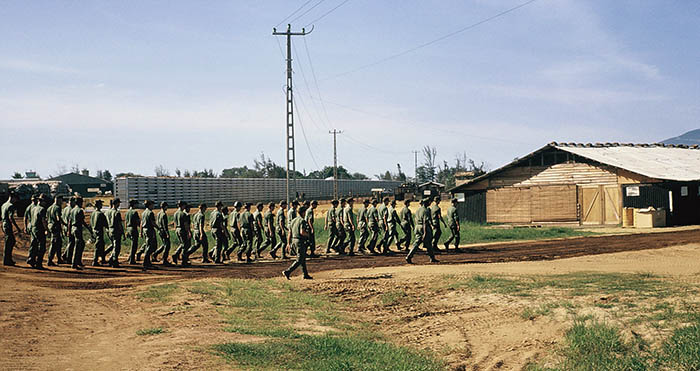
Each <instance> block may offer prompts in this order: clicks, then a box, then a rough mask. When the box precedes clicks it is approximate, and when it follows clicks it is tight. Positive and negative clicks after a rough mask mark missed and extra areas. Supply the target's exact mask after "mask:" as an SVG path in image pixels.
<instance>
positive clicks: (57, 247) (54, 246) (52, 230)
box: [46, 196, 63, 267]
mask: <svg viewBox="0 0 700 371" xmlns="http://www.w3.org/2000/svg"><path fill="white" fill-rule="evenodd" d="M62 207H63V196H56V197H54V203H53V205H51V206H49V208H48V210H46V219H47V224H48V228H49V234H50V235H51V248H50V249H49V259H48V263H47V265H48V266H49V267H53V266H56V263H54V262H53V258H54V256H55V257H56V259H57V261H58V262H59V263H60V262H61V247H63V246H62V245H63V238H62V236H61V235H62V234H63V219H61V208H62Z"/></svg>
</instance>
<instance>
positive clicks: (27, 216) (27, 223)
mask: <svg viewBox="0 0 700 371" xmlns="http://www.w3.org/2000/svg"><path fill="white" fill-rule="evenodd" d="M31 201H32V202H31V203H30V204H29V206H27V208H26V209H24V232H25V233H26V234H27V236H29V252H30V255H29V257H28V258H27V264H29V265H32V264H31V263H30V260H31V252H32V251H34V250H36V244H37V240H36V236H35V235H34V234H33V233H32V216H33V215H32V214H33V213H32V210H34V208H35V207H36V205H38V204H39V195H36V194H34V195H32V199H31Z"/></svg>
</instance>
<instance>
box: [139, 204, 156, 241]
mask: <svg viewBox="0 0 700 371" xmlns="http://www.w3.org/2000/svg"><path fill="white" fill-rule="evenodd" d="M141 218H142V220H141V227H142V228H143V229H144V231H145V232H146V236H148V234H149V233H153V234H154V236H155V232H156V217H155V215H154V214H153V211H152V210H150V209H148V208H147V209H146V210H144V211H143V213H142V214H141Z"/></svg>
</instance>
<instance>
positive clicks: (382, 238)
mask: <svg viewBox="0 0 700 371" xmlns="http://www.w3.org/2000/svg"><path fill="white" fill-rule="evenodd" d="M380 202H381V203H380V204H379V207H377V216H378V221H379V237H378V238H377V243H378V244H379V247H380V248H381V253H382V254H386V253H387V250H386V240H387V238H388V237H389V229H388V225H387V222H386V218H387V214H388V209H389V197H384V199H383V200H381V201H380ZM379 250H380V249H379V248H378V249H377V251H379Z"/></svg>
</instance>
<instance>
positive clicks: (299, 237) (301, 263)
mask: <svg viewBox="0 0 700 371" xmlns="http://www.w3.org/2000/svg"><path fill="white" fill-rule="evenodd" d="M305 211H306V206H301V207H300V210H299V214H298V215H297V216H296V217H295V218H294V220H293V221H292V223H291V228H290V229H291V230H290V233H289V235H290V236H291V237H290V241H291V243H292V245H294V246H293V248H294V250H296V251H297V257H296V260H295V261H294V263H292V265H291V266H289V268H287V269H286V270H284V271H283V272H282V274H283V275H284V277H285V278H286V279H290V275H291V274H292V272H294V270H295V269H297V268H298V267H301V271H302V272H303V273H304V279H305V280H310V279H312V277H311V276H310V275H309V272H308V271H307V270H306V248H307V245H308V243H309V235H310V233H311V232H310V231H309V223H307V222H306V220H305V219H304V218H302V217H301V215H303V214H304V212H305Z"/></svg>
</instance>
